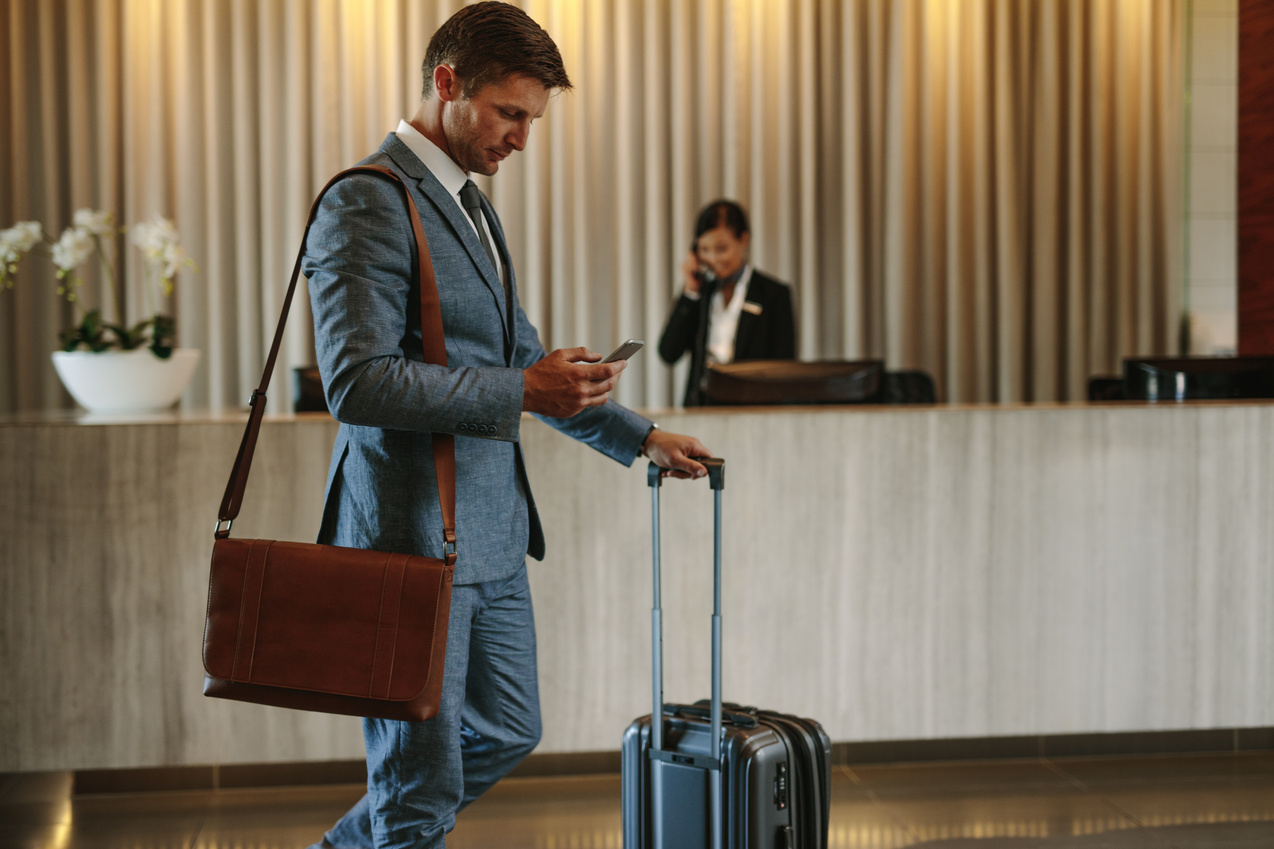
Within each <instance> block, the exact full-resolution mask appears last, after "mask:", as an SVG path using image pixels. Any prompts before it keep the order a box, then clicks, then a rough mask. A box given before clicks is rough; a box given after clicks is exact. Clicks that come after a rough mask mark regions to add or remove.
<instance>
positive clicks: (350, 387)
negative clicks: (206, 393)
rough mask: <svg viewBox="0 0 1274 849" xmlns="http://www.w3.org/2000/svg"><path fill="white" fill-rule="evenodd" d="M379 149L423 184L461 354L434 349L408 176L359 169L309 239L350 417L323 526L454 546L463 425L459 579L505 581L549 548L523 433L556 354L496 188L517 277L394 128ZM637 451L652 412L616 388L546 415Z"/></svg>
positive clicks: (497, 231)
mask: <svg viewBox="0 0 1274 849" xmlns="http://www.w3.org/2000/svg"><path fill="white" fill-rule="evenodd" d="M364 164H377V165H385V166H387V167H389V168H391V169H393V170H394V171H396V172H397V173H398V174H399V175H400V176H401V177H402V178H403V180H404V181H405V182H406V184H407V186H408V187H409V189H410V190H411V191H412V193H413V197H414V199H415V201H416V206H417V208H418V209H419V210H420V217H421V220H422V222H423V224H424V228H425V235H426V238H427V239H428V241H429V254H430V257H431V258H432V260H433V265H434V270H435V273H436V275H437V278H438V292H439V296H440V298H441V300H442V322H443V328H444V332H445V334H446V337H447V339H446V341H447V367H445V368H444V367H441V366H435V365H429V364H426V363H424V362H423V361H422V360H423V355H422V350H421V342H420V332H421V331H420V305H419V295H418V290H417V284H416V282H415V281H414V279H413V277H414V274H413V269H414V268H415V263H416V259H415V253H416V252H415V244H414V240H413V238H412V234H411V226H410V224H409V222H408V218H407V210H406V206H405V203H404V201H403V198H402V194H401V192H400V190H399V189H398V187H397V186H395V185H393V184H392V183H390V182H389V181H388V180H385V179H383V178H380V177H375V176H371V175H361V174H359V175H354V176H351V177H347V178H345V179H344V180H342V181H341V182H339V183H338V184H337V185H335V186H333V187H332V189H330V190H329V191H328V193H327V195H326V196H325V197H324V199H323V202H322V204H321V206H320V210H319V213H318V216H317V217H316V219H315V222H314V225H313V227H311V229H310V235H309V239H308V241H307V243H306V253H305V260H304V266H303V270H304V272H305V276H306V277H307V278H308V279H309V290H310V302H311V306H312V309H313V313H314V331H315V341H316V345H317V349H318V361H319V368H320V370H321V371H322V374H323V386H324V389H325V392H326V394H327V402H328V407H329V409H330V410H331V411H332V415H333V416H335V417H336V419H337V420H338V421H339V422H340V423H341V426H340V429H339V431H338V433H337V437H336V444H335V446H334V447H333V449H332V461H331V467H330V469H329V471H328V481H327V494H326V500H325V504H324V510H323V522H322V527H321V529H320V531H319V541H320V542H324V543H330V544H334V545H346V546H352V547H356V548H368V549H376V550H381V551H398V552H405V553H411V554H426V555H430V556H433V557H439V556H441V555H442V517H441V513H440V511H439V506H438V490H437V484H436V483H435V478H434V464H433V454H432V442H431V438H430V434H431V433H451V434H455V435H456V537H457V555H458V556H457V561H456V575H455V581H456V583H476V582H479V581H491V580H500V579H503V578H506V577H509V576H510V575H512V574H515V573H516V572H517V570H519V569H521V568H522V567H523V564H524V563H525V558H526V555H527V554H530V555H531V556H533V557H535V558H536V559H542V558H543V556H544V536H543V532H542V530H541V528H540V522H539V517H538V514H537V513H536V510H535V502H534V500H533V499H532V497H531V491H530V486H529V484H528V482H527V478H526V468H525V465H524V464H523V460H522V450H521V446H520V444H519V442H518V434H519V427H520V424H521V407H522V370H523V369H525V368H527V367H528V366H530V365H532V364H533V363H535V362H536V361H538V360H539V359H541V358H542V357H543V356H544V355H545V352H544V348H543V347H542V346H541V345H540V340H539V336H538V334H537V333H536V331H535V328H534V327H532V326H531V324H530V322H529V321H528V320H527V317H526V314H525V313H524V312H523V311H522V308H521V306H520V305H519V304H518V303H517V285H516V282H515V281H514V279H513V271H512V268H513V266H512V262H511V261H510V259H509V254H508V250H507V248H506V246H505V241H504V231H503V229H502V228H501V227H500V221H499V218H497V217H496V215H495V211H494V210H493V209H492V208H491V206H490V204H489V203H488V202H487V200H486V199H485V198H483V209H484V211H485V213H486V216H487V221H488V224H489V225H490V227H491V230H492V232H493V234H494V235H495V241H496V247H497V249H498V250H499V251H500V257H501V260H502V261H503V262H504V265H505V267H506V268H507V269H509V279H510V283H511V286H512V291H513V300H514V305H513V311H512V313H513V315H512V322H510V321H508V320H507V318H506V316H507V315H508V314H507V312H506V309H505V296H504V287H503V286H502V285H501V283H500V280H499V278H498V277H497V276H496V272H495V269H494V268H492V266H491V261H490V259H489V258H488V257H487V255H486V253H485V251H484V250H483V248H482V244H481V242H479V240H478V237H477V235H476V234H475V233H474V231H473V228H472V226H470V224H469V222H468V220H467V218H466V217H465V215H464V212H463V211H462V210H461V209H460V208H459V207H458V205H457V204H456V202H455V201H454V200H452V198H451V197H450V196H449V195H448V194H447V193H446V190H445V189H443V187H442V185H441V184H440V183H439V182H438V180H437V179H436V178H435V177H434V176H433V174H432V173H430V172H429V170H428V169H427V168H426V167H425V166H424V164H423V163H422V162H421V161H420V160H419V159H418V158H417V157H416V156H415V154H413V153H412V152H411V150H410V149H409V148H408V147H407V146H406V145H405V144H403V143H402V141H400V140H399V139H398V137H397V136H395V135H393V134H392V133H391V134H390V135H389V137H388V138H386V139H385V142H384V143H383V144H382V145H381V148H380V151H379V152H377V153H375V154H373V155H372V156H370V157H368V158H367V159H366V160H364ZM543 420H544V421H545V422H547V423H548V424H550V425H552V426H553V427H555V428H557V429H558V430H560V431H562V432H563V433H566V434H568V435H570V436H573V437H575V438H576V439H579V440H581V441H583V442H585V443H587V444H588V445H591V446H592V447H593V448H596V449H597V450H598V451H601V452H602V453H604V454H606V455H608V456H610V457H612V458H614V459H615V460H618V461H619V462H621V463H624V464H625V465H628V464H631V463H632V461H633V460H634V459H635V458H636V456H637V453H638V450H639V449H640V446H641V442H642V440H643V439H644V437H645V435H646V433H647V432H648V431H649V429H650V421H649V420H648V419H645V418H643V417H642V416H639V415H637V414H636V413H634V412H632V411H631V410H628V409H626V408H624V407H622V406H620V405H619V404H616V403H614V402H613V401H612V402H608V403H606V404H605V405H604V406H602V407H594V408H591V409H589V410H587V411H585V412H583V413H580V414H579V415H577V416H573V417H571V418H569V419H551V418H547V417H545V418H544V419H543Z"/></svg>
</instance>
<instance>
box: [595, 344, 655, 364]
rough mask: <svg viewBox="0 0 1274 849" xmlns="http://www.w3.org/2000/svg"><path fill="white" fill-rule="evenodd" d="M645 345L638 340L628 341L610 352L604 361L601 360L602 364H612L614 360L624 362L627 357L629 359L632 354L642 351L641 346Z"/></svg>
mask: <svg viewBox="0 0 1274 849" xmlns="http://www.w3.org/2000/svg"><path fill="white" fill-rule="evenodd" d="M645 344H646V343H645V342H642V341H641V340H640V339H629V340H628V341H627V342H625V343H624V344H622V345H620V346H619V347H618V348H616V349H615V350H613V351H611V352H610V354H609V355H608V356H607V357H606V359H604V360H602V362H604V363H613V362H615V360H626V359H628V358H629V357H631V356H632V355H633V354H635V353H637V352H638V351H640V350H641V349H642V346H643V345H645Z"/></svg>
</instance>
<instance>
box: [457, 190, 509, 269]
mask: <svg viewBox="0 0 1274 849" xmlns="http://www.w3.org/2000/svg"><path fill="white" fill-rule="evenodd" d="M460 203H461V205H463V206H464V210H465V212H467V213H469V218H471V219H472V220H473V226H474V228H475V229H476V230H477V231H478V238H479V239H481V240H482V247H483V249H484V250H486V252H487V259H489V260H491V267H492V268H494V269H495V272H496V274H499V273H500V266H498V265H496V264H495V251H494V250H492V249H491V240H490V239H488V238H487V228H486V227H483V226H482V193H481V192H479V191H478V187H477V186H475V185H474V184H473V180H466V181H465V184H464V188H462V189H461V190H460ZM501 282H503V281H501ZM506 294H507V292H506Z"/></svg>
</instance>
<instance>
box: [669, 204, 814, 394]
mask: <svg viewBox="0 0 1274 849" xmlns="http://www.w3.org/2000/svg"><path fill="white" fill-rule="evenodd" d="M749 239H750V232H749V230H748V217H747V214H746V213H745V212H744V211H743V208H742V207H741V206H739V205H738V204H737V203H735V202H734V201H729V200H717V201H713V202H712V203H710V204H708V205H707V206H706V207H704V209H703V211H702V212H700V213H699V218H698V220H697V221H696V223H695V238H694V241H693V242H691V244H690V256H689V257H688V258H687V259H686V261H685V263H684V264H683V265H682V266H681V271H682V275H683V278H684V282H683V284H682V290H681V295H680V296H679V297H678V298H677V302H676V303H675V304H674V305H673V308H672V315H671V316H669V317H668V324H667V326H665V327H664V332H663V335H662V336H661V337H660V339H659V356H660V357H661V358H662V359H663V360H664V362H666V363H668V364H669V365H672V364H673V363H675V362H677V360H678V359H680V358H681V355H682V354H684V353H685V352H686V350H687V349H689V350H690V378H689V380H688V381H687V383H686V394H685V405H686V406H687V407H695V406H699V405H701V404H704V403H707V399H706V398H705V397H704V392H703V389H704V383H705V381H706V379H707V373H708V369H707V367H708V366H709V365H717V364H725V363H733V362H741V361H743V360H790V359H794V358H795V357H796V326H795V323H794V320H793V318H792V293H791V290H790V289H789V288H788V286H787V285H786V284H784V283H780V282H779V281H777V280H775V279H773V278H771V277H767V276H766V275H764V274H762V273H761V272H759V271H757V270H756V269H754V268H753V267H752V264H751V262H749V261H748V241H749Z"/></svg>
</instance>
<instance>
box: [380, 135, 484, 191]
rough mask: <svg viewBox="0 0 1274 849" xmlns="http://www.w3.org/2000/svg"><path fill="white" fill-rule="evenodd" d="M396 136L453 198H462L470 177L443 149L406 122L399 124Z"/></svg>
mask: <svg viewBox="0 0 1274 849" xmlns="http://www.w3.org/2000/svg"><path fill="white" fill-rule="evenodd" d="M394 135H396V136H398V138H399V139H400V140H401V141H402V143H403V144H405V145H407V147H408V148H409V149H410V150H411V152H412V153H414V154H416V158H417V159H419V160H420V161H421V162H423V163H424V165H425V167H426V168H428V169H429V170H430V171H431V172H432V173H433V175H434V176H435V177H437V178H438V182H439V183H442V187H443V188H444V189H446V190H447V191H448V192H450V193H451V195H452V196H453V197H456V198H459V197H460V190H461V189H463V188H464V184H465V182H466V181H467V180H468V179H469V175H468V174H466V173H465V172H464V171H463V170H461V168H460V166H459V165H457V164H456V162H455V160H454V159H452V158H451V157H450V156H448V155H447V154H445V153H443V151H442V148H440V147H438V145H436V144H434V143H433V142H432V141H430V140H429V138H428V137H426V136H425V134H424V133H422V132H420V130H417V129H416V128H415V127H413V126H412V125H411V124H409V123H407V122H406V121H399V122H398V129H397V130H395V131H394Z"/></svg>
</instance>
